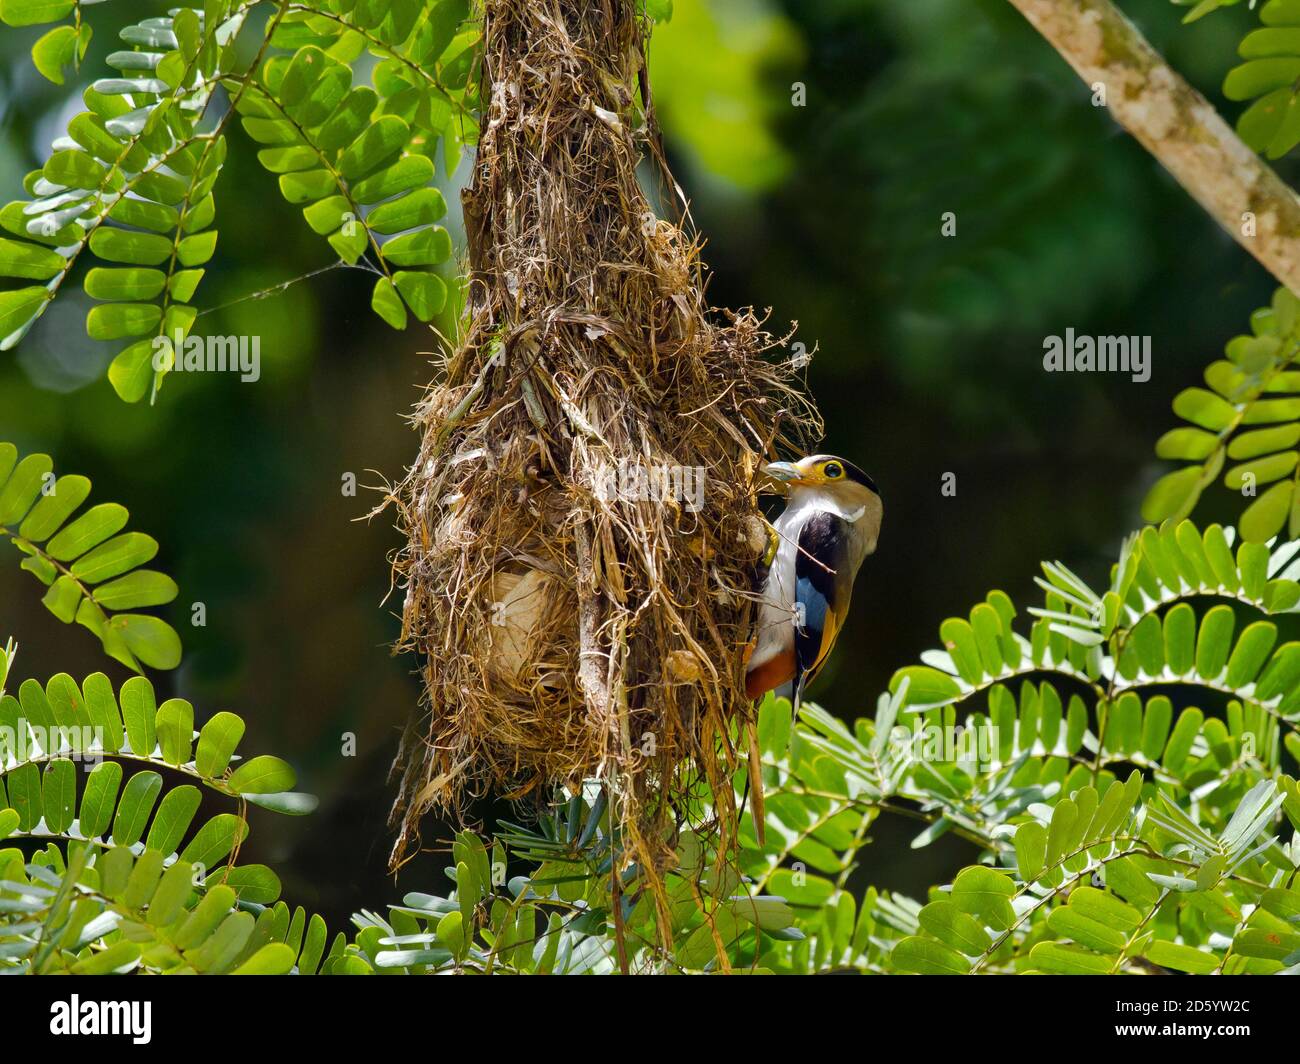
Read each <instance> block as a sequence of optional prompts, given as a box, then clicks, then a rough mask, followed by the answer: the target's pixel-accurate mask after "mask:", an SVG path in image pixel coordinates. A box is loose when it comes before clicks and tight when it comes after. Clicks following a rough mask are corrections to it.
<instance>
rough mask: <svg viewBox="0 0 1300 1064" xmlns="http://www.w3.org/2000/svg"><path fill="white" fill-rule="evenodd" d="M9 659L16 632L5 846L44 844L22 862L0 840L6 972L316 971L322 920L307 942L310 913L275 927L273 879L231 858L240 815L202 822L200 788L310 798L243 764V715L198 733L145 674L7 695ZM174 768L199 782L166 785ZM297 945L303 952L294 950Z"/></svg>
mask: <svg viewBox="0 0 1300 1064" xmlns="http://www.w3.org/2000/svg"><path fill="white" fill-rule="evenodd" d="M12 657H13V645H12V642H11V643H9V644H8V645H7V646H6V647H5V650H4V652H3V654H0V842H7V843H10V844H13V843H18V842H21V841H23V840H48V842H47V844H46V845H45V846H44V848H43V849H41V850H38V851H37V852H36V853H35V854H34V855H33V856H31V857H28V856H24V852H23V850H22V849H21V848H19V847H18V846H16V845H9V846H7V847H5V848H0V969H3V968H17V969H20V970H25V971H31V972H57V971H70V972H75V973H84V974H93V973H99V972H119V971H128V970H136V969H140V970H146V971H209V972H225V971H233V970H241V971H248V972H271V971H288V970H290V968H292V967H294V966H295V965H296V966H298V968H299V970H305V969H307V968H310V969H311V970H313V971H314V970H315V969H316V966H318V965H319V963H320V962H321V960H322V952H321V950H319V949H317V948H316V943H317V940H318V939H319V938H320V937H321V936H322V935H323V933H324V928H323V924H322V923H321V922H320V921H319V918H317V919H316V920H315V921H314V922H313V923H312V927H311V934H310V936H309V938H308V941H307V943H306V944H303V943H302V927H301V925H302V923H303V922H304V919H303V918H300V919H299V920H298V921H297V924H296V925H294V926H296V932H294V933H290V932H291V927H290V922H289V921H288V920H287V919H286V920H285V921H284V925H285V926H284V927H280V926H279V914H280V911H281V908H283V907H279V908H275V909H274V910H273V909H270V908H267V906H273V905H274V903H275V902H276V901H277V899H278V897H279V893H280V881H279V878H278V877H277V876H276V875H275V873H274V872H272V871H271V870H270V869H269V868H267V867H265V866H264V865H256V864H247V865H242V864H238V863H237V855H238V852H239V848H240V846H241V844H242V843H243V841H244V839H245V838H246V836H247V834H248V824H247V822H246V821H245V819H244V817H243V815H242V809H241V812H240V813H217V814H215V815H214V816H211V817H210V818H208V819H206V820H202V821H198V820H196V817H197V814H198V812H199V807H200V804H201V801H202V790H204V789H206V790H208V791H210V792H213V793H217V794H221V795H225V796H227V797H228V798H230V799H232V800H234V801H236V802H237V803H240V804H241V805H242V803H244V802H252V803H254V804H258V805H262V806H265V807H267V808H269V809H274V810H277V811H280V812H285V813H305V812H309V811H310V810H311V809H312V808H313V807H314V800H313V799H311V798H310V796H308V795H303V794H298V793H295V792H293V791H292V790H291V788H292V787H293V785H294V773H293V770H292V768H291V767H290V766H289V765H288V764H286V763H285V762H284V761H281V760H280V759H279V758H275V757H270V756H265V755H264V756H260V757H254V758H251V759H248V760H245V759H243V758H241V757H240V755H239V754H238V753H237V752H236V751H237V748H238V746H239V742H240V739H241V738H242V737H243V734H244V722H243V721H242V720H241V719H240V718H239V717H238V716H236V715H235V714H233V713H225V712H223V713H217V714H215V715H214V716H212V717H211V718H210V719H209V720H208V721H207V722H206V723H205V724H204V725H203V726H202V728H201V729H200V730H199V731H197V732H196V731H195V730H194V723H195V722H194V708H193V706H192V705H191V704H190V703H189V702H186V701H185V700H184V699H179V698H173V699H168V700H166V701H164V702H163V703H162V704H161V705H159V704H158V703H157V697H156V694H155V692H154V689H153V686H152V685H151V684H150V683H149V681H148V680H146V679H144V678H143V677H138V676H137V677H133V678H132V679H130V680H127V681H126V682H125V683H124V684H123V685H122V686H121V688H120V690H119V691H117V692H116V693H115V692H114V690H113V687H112V684H111V683H110V682H109V680H108V678H107V677H106V676H104V675H103V674H102V673H96V674H94V675H92V676H89V677H87V678H86V680H85V681H84V682H82V683H81V684H80V685H79V684H77V683H76V682H75V681H74V680H73V679H72V678H71V677H70V676H67V675H65V674H60V675H58V676H55V677H53V678H52V679H50V681H49V682H48V683H46V684H44V685H42V684H40V683H38V682H37V681H35V680H27V681H25V682H24V683H23V684H22V685H21V686H20V687H19V688H18V691H17V694H16V695H13V694H7V693H5V691H4V682H5V680H6V679H7V675H8V671H9V664H10V662H11V661H12ZM88 764H94V768H93V769H92V770H91V771H89V772H87V773H79V772H78V766H79V765H80V766H81V767H85V766H86V765H88ZM128 772H129V774H128ZM82 776H84V782H82V783H81V784H80V785H79V784H78V779H79V777H82ZM177 776H180V777H182V778H187V779H189V780H191V781H193V782H185V783H180V784H173V785H168V784H167V783H166V782H165V778H174V777H177ZM285 911H287V910H285ZM252 913H264V914H266V915H265V919H264V920H263V919H262V918H261V917H259V918H258V919H257V921H256V923H255V920H254V915H251V914H252ZM295 934H296V938H295ZM291 939H293V940H294V941H295V947H298V946H301V949H299V948H295V949H294V950H293V951H292V953H288V952H286V949H285V948H283V946H284V943H285V942H287V941H289V940H291ZM273 944H279V946H280V947H281V948H276V949H268V947H269V946H271V945H273ZM344 945H345V943H342V942H340V943H339V944H338V947H339V949H340V950H342V949H343V948H344Z"/></svg>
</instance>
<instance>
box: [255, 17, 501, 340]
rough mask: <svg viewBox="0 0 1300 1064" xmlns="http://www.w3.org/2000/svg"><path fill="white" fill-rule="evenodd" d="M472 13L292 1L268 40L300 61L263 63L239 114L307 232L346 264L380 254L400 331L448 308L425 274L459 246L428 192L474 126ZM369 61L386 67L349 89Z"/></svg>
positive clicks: (376, 260)
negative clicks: (441, 159) (465, 26)
mask: <svg viewBox="0 0 1300 1064" xmlns="http://www.w3.org/2000/svg"><path fill="white" fill-rule="evenodd" d="M467 15H468V4H467V3H466V2H465V0H442V2H440V3H437V4H426V3H423V2H422V0H394V2H391V3H389V2H384V3H371V2H362V3H355V4H354V3H343V2H338V0H334V2H330V0H319V2H318V3H315V4H311V3H303V4H292V5H288V13H287V14H286V15H285V17H284V19H283V20H282V21H281V22H280V24H279V26H278V27H277V28H276V29H275V30H274V32H273V33H272V35H271V37H270V42H271V44H272V45H274V46H276V47H278V48H285V49H291V50H292V54H291V55H280V54H277V55H272V56H270V57H269V58H267V59H266V61H265V62H264V63H263V65H262V68H261V71H260V76H259V79H258V81H257V82H256V83H255V84H250V85H248V86H247V88H248V91H247V92H245V94H244V95H243V96H242V98H241V99H240V101H239V104H238V110H239V111H240V114H241V115H242V116H243V125H244V129H245V131H246V132H247V133H248V134H249V136H250V137H251V138H252V139H253V140H254V141H256V142H257V143H259V144H262V145H264V147H263V148H262V149H261V150H260V151H259V152H258V159H259V161H260V162H261V163H262V165H263V166H265V167H266V168H267V169H268V170H270V171H271V172H272V173H275V174H278V175H280V176H279V183H280V190H281V192H282V194H283V195H284V197H285V199H287V200H288V201H289V202H290V203H293V204H295V205H301V206H302V209H303V216H304V217H305V218H306V220H307V224H308V225H309V226H311V228H312V229H313V230H314V231H315V232H316V233H318V234H320V235H322V236H325V237H326V238H327V239H328V240H329V243H330V246H331V247H332V248H333V249H334V251H335V252H336V253H337V254H338V256H339V258H340V260H342V261H343V262H345V263H347V264H349V265H356V264H357V263H358V262H359V261H360V260H361V259H362V257H363V256H366V255H367V253H370V255H371V260H372V261H370V265H371V268H372V269H373V270H374V271H375V272H376V273H378V274H379V277H378V279H377V280H376V282H375V287H374V290H373V292H372V295H371V305H372V307H373V308H374V310H375V312H376V313H377V314H379V316H380V317H382V318H383V319H384V320H385V321H386V322H388V324H390V325H391V326H392V327H393V328H395V329H401V328H404V327H405V325H406V321H407V316H406V315H407V308H409V309H410V311H411V313H413V314H414V315H415V316H416V318H418V319H419V320H420V321H426V322H427V321H430V320H431V319H432V318H433V317H434V315H436V314H437V313H438V312H439V311H440V310H442V308H443V305H444V304H445V302H446V296H447V292H446V285H445V284H444V282H443V281H442V279H441V278H439V277H438V276H437V274H435V273H433V272H431V271H430V270H429V269H428V267H431V266H434V265H436V264H438V263H440V262H444V261H446V260H447V259H449V258H450V257H451V251H452V248H451V238H450V237H449V236H448V234H447V231H446V230H445V229H444V228H443V227H442V226H439V225H436V224H434V223H436V222H437V221H438V219H439V218H441V217H442V215H443V214H444V213H445V212H446V205H445V203H444V202H443V198H442V194H441V193H440V192H439V191H438V190H437V189H436V188H433V187H430V185H431V182H432V181H433V177H434V160H435V159H436V158H437V157H438V153H439V149H440V147H441V150H442V152H443V154H444V156H445V159H446V163H447V167H448V170H449V171H450V170H452V169H454V168H455V165H456V159H457V158H458V157H459V152H460V146H461V144H462V143H463V141H464V138H465V136H466V131H467V130H471V129H473V128H476V127H475V126H474V119H473V111H474V106H475V103H474V93H475V86H476V82H474V81H473V80H471V79H470V71H471V68H472V65H473V62H474V60H475V58H476V54H477V53H476V48H475V46H476V44H477V40H478V36H477V33H476V32H475V31H473V30H466V31H464V32H462V31H461V26H462V23H463V22H464V20H465V19H466V17H467ZM363 51H369V53H370V54H371V56H373V57H374V58H375V59H376V60H377V61H378V62H377V64H376V66H375V68H374V71H373V74H372V81H373V87H371V86H369V85H360V86H355V87H354V86H353V85H352V77H353V72H352V68H351V66H350V63H352V62H353V61H354V60H355V59H356V58H357V57H358V56H359V55H360V54H361V53H362V52H363ZM381 237H382V238H383V239H382V240H381Z"/></svg>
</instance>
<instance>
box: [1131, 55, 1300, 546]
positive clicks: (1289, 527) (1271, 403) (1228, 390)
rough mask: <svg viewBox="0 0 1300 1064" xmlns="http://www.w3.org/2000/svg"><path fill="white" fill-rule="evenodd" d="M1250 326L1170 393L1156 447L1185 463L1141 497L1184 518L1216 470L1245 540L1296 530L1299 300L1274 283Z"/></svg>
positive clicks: (1154, 510)
mask: <svg viewBox="0 0 1300 1064" xmlns="http://www.w3.org/2000/svg"><path fill="white" fill-rule="evenodd" d="M1297 32H1298V33H1300V31H1297ZM1250 324H1251V335H1249V336H1238V337H1235V338H1234V339H1232V340H1231V341H1229V343H1228V345H1227V348H1226V349H1225V353H1226V355H1227V358H1226V359H1222V360H1220V361H1217V362H1213V363H1211V364H1210V366H1209V367H1208V368H1207V369H1206V371H1205V382H1206V384H1207V385H1209V387H1208V388H1187V389H1185V390H1184V391H1182V392H1180V393H1179V394H1178V396H1177V397H1176V398H1175V399H1174V413H1176V414H1177V415H1178V416H1179V417H1181V418H1182V419H1183V420H1184V421H1186V422H1187V423H1188V424H1187V425H1186V426H1185V427H1182V428H1176V429H1172V430H1170V431H1169V432H1167V433H1165V435H1163V436H1162V437H1161V438H1160V440H1159V442H1158V443H1157V444H1156V454H1157V455H1158V456H1159V457H1161V458H1165V459H1169V460H1171V461H1179V462H1185V463H1190V464H1187V465H1184V466H1183V467H1182V468H1181V469H1178V470H1176V471H1175V472H1172V473H1168V474H1166V475H1165V476H1163V477H1161V478H1160V480H1158V481H1157V482H1156V483H1155V484H1154V485H1153V486H1152V488H1151V490H1150V492H1149V493H1148V494H1147V497H1146V500H1145V501H1144V502H1143V504H1142V516H1143V517H1144V518H1146V519H1147V520H1148V521H1162V520H1164V519H1166V518H1182V517H1186V516H1187V515H1189V514H1190V513H1191V512H1192V510H1193V509H1194V508H1195V506H1196V503H1197V501H1198V500H1199V499H1200V497H1201V493H1202V492H1203V491H1204V490H1205V489H1206V488H1207V487H1209V485H1210V484H1212V483H1213V482H1214V481H1215V480H1216V479H1217V478H1218V477H1219V475H1220V474H1221V473H1222V474H1223V483H1224V485H1225V486H1226V487H1228V488H1230V489H1232V490H1234V491H1237V492H1240V493H1241V494H1242V496H1243V497H1244V498H1247V499H1249V500H1250V502H1249V504H1248V505H1247V506H1246V508H1245V510H1244V512H1243V513H1242V515H1241V518H1240V521H1239V523H1238V527H1239V528H1240V530H1241V534H1242V536H1243V538H1245V539H1247V540H1249V541H1251V542H1255V543H1262V542H1264V541H1265V540H1268V539H1271V538H1272V537H1273V536H1275V535H1277V534H1278V533H1279V532H1281V531H1283V530H1284V529H1285V530H1286V532H1287V534H1288V535H1289V536H1291V537H1292V538H1294V537H1296V536H1300V450H1298V449H1297V446H1298V445H1300V367H1297V364H1296V359H1297V357H1300V300H1297V299H1296V297H1295V296H1294V295H1293V294H1292V293H1290V292H1289V291H1287V290H1286V289H1284V288H1280V289H1278V291H1277V292H1276V293H1275V294H1274V296H1273V302H1272V304H1271V305H1270V306H1268V307H1264V308H1261V309H1260V310H1257V311H1256V312H1255V313H1254V314H1253V315H1252V316H1251V323H1250ZM1228 462H1231V463H1233V464H1232V465H1230V466H1229V467H1228V469H1227V471H1226V472H1225V471H1224V466H1225V464H1226V463H1228Z"/></svg>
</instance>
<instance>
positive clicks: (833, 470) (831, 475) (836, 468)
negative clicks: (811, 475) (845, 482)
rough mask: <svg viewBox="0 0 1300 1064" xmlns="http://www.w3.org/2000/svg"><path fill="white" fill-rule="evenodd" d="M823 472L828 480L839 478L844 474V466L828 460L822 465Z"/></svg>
mask: <svg viewBox="0 0 1300 1064" xmlns="http://www.w3.org/2000/svg"><path fill="white" fill-rule="evenodd" d="M822 473H823V474H825V476H826V478H827V479H828V480H838V479H839V478H840V477H842V476H844V467H843V466H842V465H840V464H839V462H827V463H826V464H825V465H824V466H822Z"/></svg>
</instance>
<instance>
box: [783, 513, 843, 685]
mask: <svg viewBox="0 0 1300 1064" xmlns="http://www.w3.org/2000/svg"><path fill="white" fill-rule="evenodd" d="M847 567H848V525H847V524H845V522H844V521H843V520H842V519H841V518H839V517H837V516H836V515H835V514H830V513H819V514H816V515H814V516H813V517H810V518H809V519H808V520H807V521H806V522H805V523H804V526H803V528H802V529H801V530H800V532H799V551H798V553H797V555H796V557H795V569H794V571H795V610H796V614H795V618H794V621H795V632H794V649H795V675H794V705H795V708H796V709H797V708H798V707H799V703H800V701H801V700H802V698H803V689H804V686H805V685H806V684H807V683H809V682H810V681H811V680H812V678H813V677H814V676H815V675H816V674H817V670H818V668H819V667H820V666H821V664H822V662H823V661H824V660H825V658H826V654H827V653H828V652H829V650H830V648H831V646H832V645H833V644H834V642H835V637H836V635H837V634H838V633H839V626H840V622H841V621H842V620H843V617H844V614H845V612H846V611H847V609H848V601H849V593H850V591H851V590H852V579H853V578H852V574H850V573H849V572H848V568H847Z"/></svg>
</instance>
